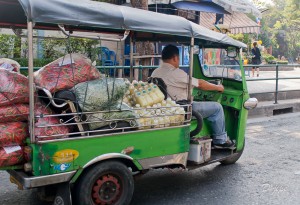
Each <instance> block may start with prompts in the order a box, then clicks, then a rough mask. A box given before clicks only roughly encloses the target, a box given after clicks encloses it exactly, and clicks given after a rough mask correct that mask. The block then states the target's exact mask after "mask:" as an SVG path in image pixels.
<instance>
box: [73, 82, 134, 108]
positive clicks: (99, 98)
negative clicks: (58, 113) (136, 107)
mask: <svg viewBox="0 0 300 205" xmlns="http://www.w3.org/2000/svg"><path fill="white" fill-rule="evenodd" d="M128 88H129V83H128V82H127V81H126V80H125V79H123V78H115V79H114V78H103V79H100V80H93V81H88V82H84V83H80V84H78V85H76V86H75V87H74V88H73V89H72V90H73V92H74V93H75V96H76V99H77V101H78V104H79V106H80V108H81V109H82V111H100V110H107V109H110V108H111V107H112V106H114V105H117V104H120V102H121V101H122V99H123V97H124V95H125V93H126V92H127V90H128Z"/></svg>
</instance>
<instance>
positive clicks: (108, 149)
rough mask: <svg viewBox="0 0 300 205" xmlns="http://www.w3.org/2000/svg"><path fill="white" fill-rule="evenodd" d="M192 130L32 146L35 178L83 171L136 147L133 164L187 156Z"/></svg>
mask: <svg viewBox="0 0 300 205" xmlns="http://www.w3.org/2000/svg"><path fill="white" fill-rule="evenodd" d="M189 129H190V128H189V126H186V127H174V128H168V129H158V130H147V131H140V132H131V133H122V134H115V135H109V136H97V137H86V138H81V139H76V138H73V139H72V140H65V141H56V142H49V143H43V144H36V145H32V146H33V150H34V151H33V170H34V171H33V174H34V175H35V176H40V175H48V174H54V173H61V172H66V171H71V170H76V169H81V168H82V167H83V166H84V165H86V164H87V163H88V162H89V161H91V160H92V159H94V158H96V157H98V156H100V155H103V154H107V153H122V151H123V150H124V149H126V148H128V147H134V149H133V151H132V152H131V153H130V154H129V156H130V157H131V158H133V160H134V161H136V160H140V159H146V158H153V157H157V156H166V155H171V154H177V153H183V152H187V151H188V149H189Z"/></svg>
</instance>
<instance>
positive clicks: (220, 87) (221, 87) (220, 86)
mask: <svg viewBox="0 0 300 205" xmlns="http://www.w3.org/2000/svg"><path fill="white" fill-rule="evenodd" d="M217 91H218V92H221V93H222V92H224V86H223V85H222V84H220V85H217Z"/></svg>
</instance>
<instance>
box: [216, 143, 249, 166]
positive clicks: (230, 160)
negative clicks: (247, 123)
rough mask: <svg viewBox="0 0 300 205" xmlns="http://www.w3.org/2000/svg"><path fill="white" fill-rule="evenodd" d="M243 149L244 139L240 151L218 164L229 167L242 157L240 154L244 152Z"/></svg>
mask: <svg viewBox="0 0 300 205" xmlns="http://www.w3.org/2000/svg"><path fill="white" fill-rule="evenodd" d="M244 148H245V139H244V144H243V148H242V149H241V150H240V151H238V152H237V153H236V154H235V155H234V156H232V157H228V158H226V159H225V160H223V161H220V163H221V164H223V165H230V164H234V163H236V161H238V160H239V158H240V157H241V156H242V154H243V152H244Z"/></svg>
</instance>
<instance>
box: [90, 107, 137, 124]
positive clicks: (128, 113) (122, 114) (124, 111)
mask: <svg viewBox="0 0 300 205" xmlns="http://www.w3.org/2000/svg"><path fill="white" fill-rule="evenodd" d="M111 110H118V111H109V110H106V111H107V112H104V113H96V114H88V115H87V119H88V122H95V121H98V122H95V123H89V124H88V125H89V128H90V130H95V129H98V128H101V127H104V126H106V125H110V126H111V128H113V127H116V126H117V125H118V124H117V123H118V122H119V121H120V119H124V120H123V121H126V122H128V123H129V124H131V125H136V126H137V125H138V124H137V122H136V121H135V119H136V118H137V117H138V116H137V115H136V114H135V113H134V112H133V110H132V108H130V107H129V106H128V105H126V104H122V105H117V106H113V107H111ZM114 119H118V120H114ZM129 119H132V120H129ZM106 120H111V121H106ZM99 121H100V122H99ZM101 121H102V122H101Z"/></svg>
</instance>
